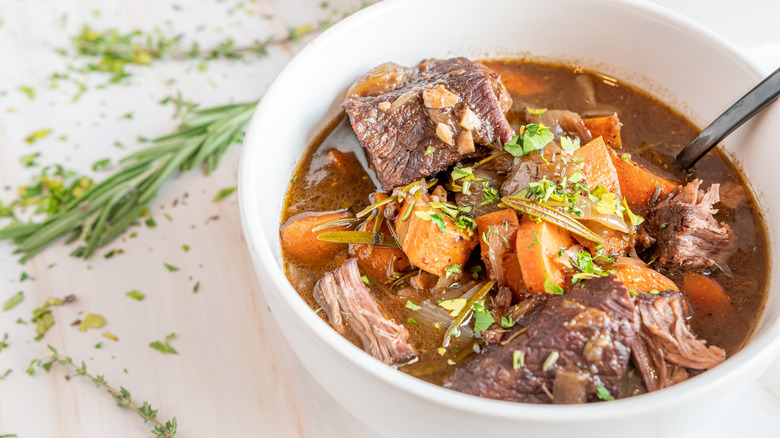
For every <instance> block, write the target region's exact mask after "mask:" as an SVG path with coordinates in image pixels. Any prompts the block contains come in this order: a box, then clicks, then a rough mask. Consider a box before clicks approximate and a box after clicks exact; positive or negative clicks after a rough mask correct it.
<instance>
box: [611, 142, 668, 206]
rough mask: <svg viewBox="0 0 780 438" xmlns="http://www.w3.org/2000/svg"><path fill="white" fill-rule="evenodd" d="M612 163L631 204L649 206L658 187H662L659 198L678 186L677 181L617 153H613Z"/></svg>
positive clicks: (624, 194) (624, 193)
mask: <svg viewBox="0 0 780 438" xmlns="http://www.w3.org/2000/svg"><path fill="white" fill-rule="evenodd" d="M612 164H613V165H614V166H615V170H616V171H617V175H618V178H619V180H620V188H621V189H622V191H623V196H625V197H626V201H627V202H628V205H629V206H632V207H634V206H636V207H647V206H649V205H650V200H651V199H652V197H653V193H654V192H655V188H656V187H661V192H660V196H659V199H660V198H662V197H663V196H665V195H666V194H668V193H669V192H671V191H672V190H674V188H675V187H677V183H675V182H672V181H670V180H668V179H666V178H665V177H663V176H661V175H657V174H656V173H654V172H652V171H650V170H648V169H645V168H644V167H643V166H640V165H639V164H638V163H636V162H635V161H633V160H623V159H622V158H621V157H618V156H617V155H612Z"/></svg>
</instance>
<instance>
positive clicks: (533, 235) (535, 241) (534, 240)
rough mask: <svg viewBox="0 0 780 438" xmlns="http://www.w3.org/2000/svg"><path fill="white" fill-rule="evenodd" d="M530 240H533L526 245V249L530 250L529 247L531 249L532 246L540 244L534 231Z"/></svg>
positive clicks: (537, 234)
mask: <svg viewBox="0 0 780 438" xmlns="http://www.w3.org/2000/svg"><path fill="white" fill-rule="evenodd" d="M531 238H533V241H532V242H531V243H529V244H528V245H526V246H527V247H528V248H530V247H532V246H534V245H538V244H540V243H542V242H541V241H540V240H539V233H537V232H536V231H534V232H533V234H531Z"/></svg>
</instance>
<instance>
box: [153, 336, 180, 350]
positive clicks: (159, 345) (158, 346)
mask: <svg viewBox="0 0 780 438" xmlns="http://www.w3.org/2000/svg"><path fill="white" fill-rule="evenodd" d="M175 336H176V333H171V334H169V335H168V336H166V337H165V340H164V341H163V342H160V341H154V342H152V343H150V344H149V346H150V347H152V348H154V349H155V350H157V351H159V352H160V353H166V354H179V352H178V351H176V349H175V348H173V347H171V345H170V344H169V343H168V341H170V340H171V339H173V338H174V337H175Z"/></svg>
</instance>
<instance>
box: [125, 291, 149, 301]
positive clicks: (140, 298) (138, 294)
mask: <svg viewBox="0 0 780 438" xmlns="http://www.w3.org/2000/svg"><path fill="white" fill-rule="evenodd" d="M125 295H127V296H128V297H130V298H132V299H134V300H138V301H143V299H144V298H146V295H144V293H143V292H140V291H137V290H131V291H130V292H128V293H126V294H125Z"/></svg>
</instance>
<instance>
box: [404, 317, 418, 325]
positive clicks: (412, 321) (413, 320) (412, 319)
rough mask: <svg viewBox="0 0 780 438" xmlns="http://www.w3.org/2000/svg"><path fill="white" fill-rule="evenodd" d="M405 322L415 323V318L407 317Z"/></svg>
mask: <svg viewBox="0 0 780 438" xmlns="http://www.w3.org/2000/svg"><path fill="white" fill-rule="evenodd" d="M406 322H408V323H409V324H417V320H416V319H414V318H412V317H409V319H407V320H406Z"/></svg>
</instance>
